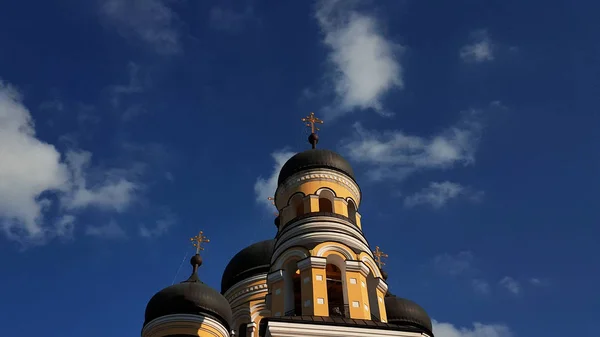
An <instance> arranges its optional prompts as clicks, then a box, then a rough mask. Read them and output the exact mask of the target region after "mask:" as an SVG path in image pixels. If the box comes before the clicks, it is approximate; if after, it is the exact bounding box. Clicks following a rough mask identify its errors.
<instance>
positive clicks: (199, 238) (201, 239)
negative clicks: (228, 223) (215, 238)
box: [190, 231, 210, 254]
mask: <svg viewBox="0 0 600 337" xmlns="http://www.w3.org/2000/svg"><path fill="white" fill-rule="evenodd" d="M190 241H192V242H193V243H192V245H193V246H194V247H196V254H200V251H201V250H204V247H202V244H203V243H205V242H207V243H208V242H210V240H209V239H208V238H207V237H206V236H204V232H203V231H200V233H198V235H196V236H194V237H193V238H190Z"/></svg>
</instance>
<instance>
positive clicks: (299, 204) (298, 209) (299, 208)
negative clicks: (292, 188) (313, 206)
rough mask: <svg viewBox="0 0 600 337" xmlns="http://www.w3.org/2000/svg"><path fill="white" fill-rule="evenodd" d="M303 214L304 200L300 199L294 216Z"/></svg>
mask: <svg viewBox="0 0 600 337" xmlns="http://www.w3.org/2000/svg"><path fill="white" fill-rule="evenodd" d="M302 214H304V202H302V200H300V202H299V203H298V204H297V205H296V216H301V215H302Z"/></svg>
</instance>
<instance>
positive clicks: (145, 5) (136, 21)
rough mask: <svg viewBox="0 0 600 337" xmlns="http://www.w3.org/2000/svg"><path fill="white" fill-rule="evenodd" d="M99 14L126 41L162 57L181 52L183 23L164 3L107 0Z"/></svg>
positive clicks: (155, 1)
mask: <svg viewBox="0 0 600 337" xmlns="http://www.w3.org/2000/svg"><path fill="white" fill-rule="evenodd" d="M100 6H101V7H100V12H101V14H102V16H103V17H104V18H105V19H106V21H107V22H108V23H109V24H110V25H112V26H113V27H115V28H116V29H117V31H118V32H119V34H121V35H122V36H123V37H126V38H134V39H138V40H140V41H142V42H144V43H146V44H148V45H150V46H151V47H152V48H153V49H154V50H155V51H156V52H157V53H159V54H174V53H178V52H180V51H181V50H182V48H181V41H180V38H181V34H180V31H179V28H180V27H179V26H180V21H179V18H178V16H177V14H176V13H175V12H174V11H173V10H172V9H171V8H170V7H169V6H168V5H167V1H165V0H107V1H102V2H101V5H100Z"/></svg>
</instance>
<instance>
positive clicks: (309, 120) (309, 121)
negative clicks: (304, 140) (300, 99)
mask: <svg viewBox="0 0 600 337" xmlns="http://www.w3.org/2000/svg"><path fill="white" fill-rule="evenodd" d="M302 121H303V122H304V123H306V126H309V127H310V132H311V133H310V136H308V142H309V143H310V144H311V145H312V148H313V149H316V148H317V143H318V142H319V136H318V135H317V131H319V128H317V127H316V126H315V124H323V121H322V120H320V119H319V118H317V117H315V113H314V112H311V113H310V115H308V116H306V117H304V118H302Z"/></svg>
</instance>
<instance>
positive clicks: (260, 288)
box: [227, 283, 269, 306]
mask: <svg viewBox="0 0 600 337" xmlns="http://www.w3.org/2000/svg"><path fill="white" fill-rule="evenodd" d="M267 291H269V287H268V286H267V284H266V283H262V284H257V285H254V286H251V287H248V288H245V289H242V290H240V291H238V292H237V293H235V294H233V295H231V297H227V300H228V301H229V303H230V304H231V305H232V306H235V305H237V303H236V302H238V301H239V300H241V298H242V297H243V296H244V295H248V296H252V295H256V294H259V293H262V292H264V293H266V292H267Z"/></svg>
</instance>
